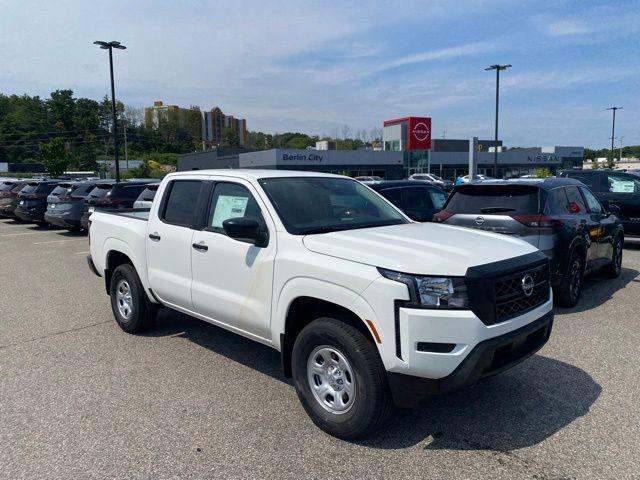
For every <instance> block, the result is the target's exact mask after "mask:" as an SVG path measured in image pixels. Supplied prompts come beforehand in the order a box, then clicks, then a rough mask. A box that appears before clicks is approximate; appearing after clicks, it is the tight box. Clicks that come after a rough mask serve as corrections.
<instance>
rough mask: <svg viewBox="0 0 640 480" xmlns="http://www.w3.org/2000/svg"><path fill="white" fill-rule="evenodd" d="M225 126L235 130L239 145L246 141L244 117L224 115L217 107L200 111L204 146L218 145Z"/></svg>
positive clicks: (243, 144)
mask: <svg viewBox="0 0 640 480" xmlns="http://www.w3.org/2000/svg"><path fill="white" fill-rule="evenodd" d="M227 127H228V128H231V129H232V130H233V131H234V132H236V134H237V135H238V141H239V143H240V146H241V147H244V146H245V145H246V143H247V121H246V120H245V119H244V118H235V117H234V116H233V115H225V114H224V113H223V112H222V110H220V108H218V107H214V108H212V109H211V110H210V111H208V112H202V141H203V142H204V143H205V144H206V146H208V147H212V146H216V145H220V143H221V142H222V138H223V136H224V130H225V128H227Z"/></svg>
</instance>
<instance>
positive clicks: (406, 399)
mask: <svg viewBox="0 0 640 480" xmlns="http://www.w3.org/2000/svg"><path fill="white" fill-rule="evenodd" d="M516 320H517V319H516ZM499 326H500V325H495V327H499ZM552 326H553V311H549V312H548V313H546V314H545V315H543V316H542V317H540V318H538V319H537V320H534V321H532V322H529V323H526V324H525V325H523V326H521V327H519V328H517V329H515V330H511V331H509V332H507V333H504V334H502V335H499V336H496V337H492V338H488V339H486V340H483V341H481V342H479V343H477V344H476V345H475V346H474V347H473V348H472V349H471V351H469V352H468V353H466V352H465V353H466V355H465V356H464V359H463V360H462V361H461V362H459V363H458V366H457V367H456V368H455V369H454V370H453V371H452V372H451V373H449V374H448V375H446V376H444V377H442V378H433V379H432V378H421V377H418V376H415V375H406V374H402V373H395V372H388V373H387V378H388V381H389V387H390V389H391V392H392V395H393V399H394V402H395V403H396V405H398V406H400V407H411V406H414V405H416V404H417V403H419V402H420V401H421V400H422V399H423V398H424V397H425V396H426V395H427V394H435V393H445V392H448V391H451V390H456V389H458V388H461V387H464V386H466V385H471V384H473V383H475V382H477V381H478V380H480V379H482V378H485V377H489V376H491V375H496V374H498V373H500V372H503V371H505V370H507V369H509V368H511V367H513V366H514V365H516V364H518V363H520V362H522V361H523V360H525V359H526V358H528V357H530V356H531V355H533V354H534V353H535V352H537V351H538V350H539V349H540V348H542V346H543V345H544V344H545V343H546V342H547V340H548V339H549V335H550V334H551V329H552ZM489 328H493V327H489ZM434 345H435V344H434ZM466 348H468V346H463V347H462V349H459V348H458V345H456V347H454V350H453V351H452V352H451V353H431V354H428V355H429V356H430V357H431V359H432V360H433V359H434V358H433V356H434V355H441V356H443V355H445V356H448V355H452V354H453V355H456V350H465V349H466ZM416 353H423V352H416ZM460 353H462V352H458V354H460ZM410 363H411V362H410ZM436 363H441V362H436ZM441 366H442V365H441Z"/></svg>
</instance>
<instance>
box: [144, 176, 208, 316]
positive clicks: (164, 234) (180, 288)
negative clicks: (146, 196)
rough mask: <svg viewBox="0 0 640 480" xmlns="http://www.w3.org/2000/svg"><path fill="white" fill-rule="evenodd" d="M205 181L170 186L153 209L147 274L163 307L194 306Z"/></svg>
mask: <svg viewBox="0 0 640 480" xmlns="http://www.w3.org/2000/svg"><path fill="white" fill-rule="evenodd" d="M204 185H205V182H204V179H203V177H196V176H194V177H179V178H177V179H175V180H171V181H170V182H168V183H167V185H166V186H165V188H164V190H163V195H162V198H161V199H160V204H159V206H158V207H157V208H155V207H154V208H152V209H151V215H150V217H149V224H148V229H147V234H148V235H147V270H148V275H149V284H150V286H151V288H152V290H153V293H154V294H155V295H156V297H158V298H159V299H160V300H161V301H162V302H163V303H165V304H169V305H171V306H177V307H181V308H185V309H188V310H192V309H193V304H192V302H191V250H192V247H191V244H192V243H193V242H192V237H193V234H194V230H193V226H194V222H195V221H196V211H197V205H198V199H199V197H200V192H201V190H203V188H204Z"/></svg>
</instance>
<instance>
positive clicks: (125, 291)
mask: <svg viewBox="0 0 640 480" xmlns="http://www.w3.org/2000/svg"><path fill="white" fill-rule="evenodd" d="M116 302H117V303H118V311H119V312H120V315H121V316H122V318H124V319H125V320H129V319H130V318H131V315H132V314H133V298H132V297H131V287H130V286H129V282H127V281H126V280H124V279H123V280H120V281H119V282H118V284H117V285H116Z"/></svg>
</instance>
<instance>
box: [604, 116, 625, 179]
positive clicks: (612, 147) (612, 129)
mask: <svg viewBox="0 0 640 480" xmlns="http://www.w3.org/2000/svg"><path fill="white" fill-rule="evenodd" d="M622 108H623V107H609V108H607V110H613V124H612V125H611V166H610V168H613V162H615V158H616V151H615V150H614V148H615V147H614V146H613V140H614V138H615V136H616V110H622Z"/></svg>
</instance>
